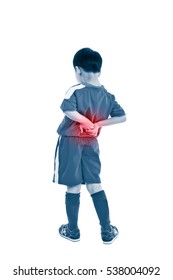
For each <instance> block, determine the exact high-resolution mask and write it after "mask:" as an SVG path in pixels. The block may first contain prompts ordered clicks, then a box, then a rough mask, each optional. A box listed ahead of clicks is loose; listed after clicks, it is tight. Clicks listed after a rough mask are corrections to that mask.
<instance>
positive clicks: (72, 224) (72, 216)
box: [65, 192, 80, 230]
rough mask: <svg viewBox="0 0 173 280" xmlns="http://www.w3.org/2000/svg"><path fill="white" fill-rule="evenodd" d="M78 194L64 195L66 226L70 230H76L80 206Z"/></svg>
mask: <svg viewBox="0 0 173 280" xmlns="http://www.w3.org/2000/svg"><path fill="white" fill-rule="evenodd" d="M79 200H80V194H79V193H68V192H67V193H66V197H65V203H66V213H67V218H68V226H69V229H70V230H74V229H76V228H78V212H79V205H80V201H79Z"/></svg>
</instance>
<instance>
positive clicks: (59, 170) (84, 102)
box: [53, 48, 126, 244]
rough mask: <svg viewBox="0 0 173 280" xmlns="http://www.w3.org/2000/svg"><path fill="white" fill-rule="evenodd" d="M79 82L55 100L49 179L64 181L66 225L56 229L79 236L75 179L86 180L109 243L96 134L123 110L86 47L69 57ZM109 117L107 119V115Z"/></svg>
mask: <svg viewBox="0 0 173 280" xmlns="http://www.w3.org/2000/svg"><path fill="white" fill-rule="evenodd" d="M73 66H74V69H75V74H76V79H77V81H78V83H79V84H77V85H75V86H73V87H71V88H70V89H69V90H68V91H67V93H66V95H65V99H64V100H63V102H62V104H61V109H62V111H63V112H64V114H65V117H64V119H63V121H62V122H61V124H60V125H59V127H58V130H57V132H58V134H59V135H60V136H59V139H58V144H57V147H56V152H55V169H54V179H53V181H54V182H57V183H59V184H63V185H66V186H67V192H66V196H65V204H66V213H67V219H68V224H65V225H62V226H61V227H60V228H59V234H60V235H61V236H62V237H64V238H66V239H68V240H71V241H79V240H80V230H79V228H78V211H79V204H80V190H81V184H86V188H87V190H88V192H89V193H90V195H91V197H92V200H93V203H94V207H95V210H96V213H97V215H98V219H99V222H100V225H101V237H102V240H103V243H105V244H110V243H112V242H113V241H114V240H115V238H116V237H117V235H118V229H117V228H116V227H115V226H112V225H111V224H110V219H109V206H108V202H107V198H106V194H105V192H104V190H103V189H102V186H101V180H100V170H101V163H100V158H99V146H98V142H97V137H98V135H99V133H100V130H101V128H102V127H103V126H107V125H111V124H117V123H121V122H124V121H125V120H126V116H125V112H124V110H123V109H122V108H121V106H120V105H119V104H118V103H117V102H116V101H115V97H114V95H112V94H110V93H109V92H107V91H106V89H105V88H104V87H103V86H102V85H101V84H100V82H99V75H100V71H101V66H102V57H101V56H100V54H99V53H98V52H96V51H93V50H92V49H90V48H83V49H81V50H79V51H78V52H77V53H76V54H75V56H74V58H73ZM109 116H111V118H108V117H109Z"/></svg>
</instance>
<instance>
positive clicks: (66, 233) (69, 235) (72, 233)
mask: <svg viewBox="0 0 173 280" xmlns="http://www.w3.org/2000/svg"><path fill="white" fill-rule="evenodd" d="M59 234H60V235H61V236H62V237H64V238H66V239H68V240H70V241H73V242H76V241H79V240H80V231H79V229H74V230H70V229H69V228H68V224H67V225H62V226H60V228H59Z"/></svg>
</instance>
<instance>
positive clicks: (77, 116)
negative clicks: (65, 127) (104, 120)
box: [64, 111, 94, 132]
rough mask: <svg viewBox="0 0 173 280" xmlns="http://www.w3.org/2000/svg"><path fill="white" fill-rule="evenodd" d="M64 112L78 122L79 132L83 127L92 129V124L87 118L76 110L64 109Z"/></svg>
mask: <svg viewBox="0 0 173 280" xmlns="http://www.w3.org/2000/svg"><path fill="white" fill-rule="evenodd" d="M64 114H65V115H66V116H67V117H68V118H69V119H71V120H73V121H75V122H78V123H80V129H81V132H83V129H85V130H90V129H91V130H92V129H93V128H94V124H93V123H92V122H91V121H90V120H89V119H87V118H86V117H85V116H83V115H81V114H80V113H78V112H77V111H65V112H64Z"/></svg>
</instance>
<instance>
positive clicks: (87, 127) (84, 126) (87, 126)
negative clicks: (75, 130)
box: [79, 122, 94, 133]
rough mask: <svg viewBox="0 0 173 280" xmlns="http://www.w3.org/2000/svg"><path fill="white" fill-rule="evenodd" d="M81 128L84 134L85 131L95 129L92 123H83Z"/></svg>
mask: <svg viewBox="0 0 173 280" xmlns="http://www.w3.org/2000/svg"><path fill="white" fill-rule="evenodd" d="M79 127H80V132H81V133H83V131H84V130H85V131H91V130H93V129H94V124H93V123H92V122H90V123H81V124H80V125H79Z"/></svg>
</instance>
